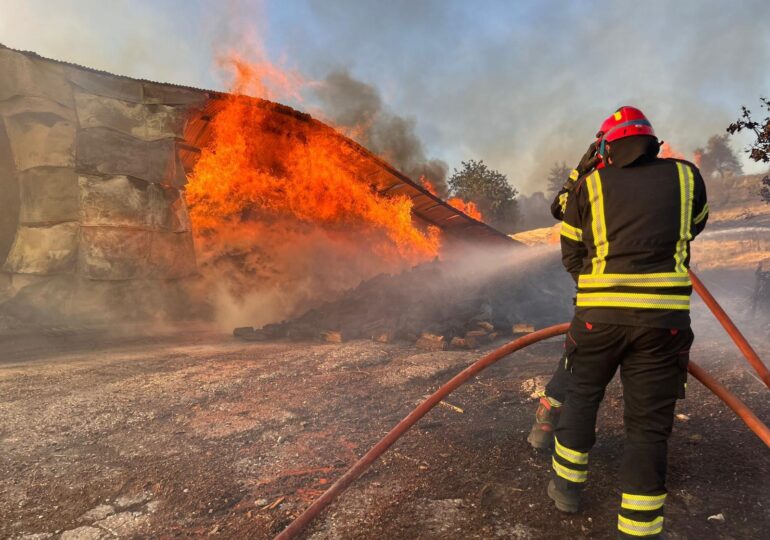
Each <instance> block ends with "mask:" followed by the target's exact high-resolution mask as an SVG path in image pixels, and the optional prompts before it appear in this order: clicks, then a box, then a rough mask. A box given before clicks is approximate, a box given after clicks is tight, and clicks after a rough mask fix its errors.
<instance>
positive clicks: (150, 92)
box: [143, 82, 209, 107]
mask: <svg viewBox="0 0 770 540" xmlns="http://www.w3.org/2000/svg"><path fill="white" fill-rule="evenodd" d="M143 98H144V102H145V103H163V104H165V105H186V106H191V107H198V106H201V105H203V104H204V103H205V102H206V100H208V98H209V93H208V92H206V91H205V90H195V89H192V88H182V87H179V86H171V85H167V84H160V83H152V82H145V83H144V96H143Z"/></svg>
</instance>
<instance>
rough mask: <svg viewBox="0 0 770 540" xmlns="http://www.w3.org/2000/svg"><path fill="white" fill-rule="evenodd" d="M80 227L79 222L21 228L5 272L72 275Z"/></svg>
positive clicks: (4, 267) (4, 268) (5, 266)
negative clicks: (67, 273) (68, 273)
mask: <svg viewBox="0 0 770 540" xmlns="http://www.w3.org/2000/svg"><path fill="white" fill-rule="evenodd" d="M78 228H79V226H78V224H77V223H60V224H58V225H52V226H50V227H25V226H20V227H19V228H18V230H17V231H16V238H15V239H14V242H13V246H11V251H10V253H9V254H8V258H7V259H6V261H5V265H3V270H4V271H6V272H13V273H17V274H39V275H52V274H61V273H65V272H70V271H71V270H72V269H73V267H74V263H75V261H76V258H77V252H78Z"/></svg>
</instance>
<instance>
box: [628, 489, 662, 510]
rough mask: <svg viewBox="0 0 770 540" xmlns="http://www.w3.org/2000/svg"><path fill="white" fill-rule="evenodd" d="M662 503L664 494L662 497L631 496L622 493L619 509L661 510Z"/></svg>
mask: <svg viewBox="0 0 770 540" xmlns="http://www.w3.org/2000/svg"><path fill="white" fill-rule="evenodd" d="M664 502H666V494H665V493H664V494H663V495H632V494H631V493H623V500H622V501H621V503H620V507H621V508H625V509H626V510H641V511H650V510H657V509H659V508H662V507H663V503H664Z"/></svg>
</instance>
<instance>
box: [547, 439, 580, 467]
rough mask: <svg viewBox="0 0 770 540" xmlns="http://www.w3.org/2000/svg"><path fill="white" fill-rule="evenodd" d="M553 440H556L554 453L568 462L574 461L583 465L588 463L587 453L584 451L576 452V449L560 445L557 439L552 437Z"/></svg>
mask: <svg viewBox="0 0 770 540" xmlns="http://www.w3.org/2000/svg"><path fill="white" fill-rule="evenodd" d="M554 441H555V442H556V447H555V449H556V454H557V455H558V456H559V457H561V458H562V459H566V460H567V461H569V462H570V463H574V464H575V465H585V464H587V463H588V454H587V453H585V452H578V451H577V450H572V449H571V448H567V447H566V446H564V445H562V444H561V443H560V442H559V439H557V438H555V437H554Z"/></svg>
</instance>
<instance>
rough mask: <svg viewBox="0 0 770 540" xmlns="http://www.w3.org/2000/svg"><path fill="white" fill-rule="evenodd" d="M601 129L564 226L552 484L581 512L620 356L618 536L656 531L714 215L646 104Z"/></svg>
mask: <svg viewBox="0 0 770 540" xmlns="http://www.w3.org/2000/svg"><path fill="white" fill-rule="evenodd" d="M597 137H598V138H597V153H598V155H599V156H600V158H601V159H602V167H601V168H597V169H596V170H594V171H593V172H591V173H590V174H588V175H586V176H584V177H583V178H581V179H579V180H578V181H577V183H576V185H575V188H574V190H572V192H571V193H570V195H569V197H568V198H567V201H566V205H565V208H564V218H563V221H562V225H561V248H562V261H563V263H564V266H565V268H566V269H567V271H568V272H569V273H570V274H572V275H573V277H574V278H575V280H576V283H577V296H576V307H575V315H574V318H573V320H572V322H571V325H570V329H569V331H568V333H567V337H566V340H565V350H566V360H565V365H564V369H565V371H566V372H567V379H568V383H567V392H566V397H565V400H564V404H563V405H562V407H561V414H560V417H559V420H558V424H557V426H556V429H555V431H554V451H553V455H552V468H553V477H552V479H551V480H550V481H549V483H548V489H547V493H548V496H549V497H550V498H551V499H552V500H553V501H554V503H555V505H556V507H557V508H558V509H559V510H561V511H563V512H569V513H573V512H577V510H578V507H579V503H580V492H581V490H582V488H583V486H584V485H585V483H586V481H587V479H588V463H589V451H590V450H591V447H592V446H593V445H594V442H595V425H596V413H597V409H598V408H599V404H600V402H601V401H602V398H603V397H604V392H605V387H606V386H607V384H608V383H609V381H610V380H611V379H612V377H613V376H614V374H615V371H616V370H617V369H618V367H620V377H621V381H622V384H623V400H624V415H623V417H624V424H625V432H626V437H625V447H624V452H623V459H622V463H621V472H620V481H621V491H622V495H621V500H620V508H619V512H618V535H619V537H620V538H659V537H660V534H661V532H662V530H663V506H664V503H665V499H666V487H665V480H666V461H667V441H668V438H669V435H670V433H671V428H672V424H673V417H674V407H675V404H676V400H677V399H678V398H683V397H684V390H685V386H686V378H687V363H688V359H689V349H690V345H691V344H692V341H693V333H692V330H691V329H690V313H689V308H690V294H691V292H692V283H691V281H690V277H689V274H688V266H689V261H690V249H689V247H690V241H691V240H692V239H693V238H694V237H695V236H696V235H698V234H699V233H700V232H701V231H702V230H703V228H704V226H705V224H706V220H707V218H708V205H707V203H706V189H705V185H704V183H703V179H702V177H701V175H700V172H699V171H698V169H697V167H696V166H695V165H693V164H692V163H689V162H687V161H683V160H677V159H659V158H657V154H658V151H659V149H660V143H659V141H658V139H657V138H656V137H655V132H654V131H653V128H652V125H651V124H650V122H649V121H648V120H647V118H646V117H645V116H644V114H643V113H642V112H641V111H640V110H639V109H636V108H634V107H621V108H619V109H618V110H617V111H616V112H615V113H614V114H613V115H612V116H610V117H609V118H608V119H607V120H605V122H604V123H603V124H602V126H601V129H600V132H599V134H598V135H597Z"/></svg>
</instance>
